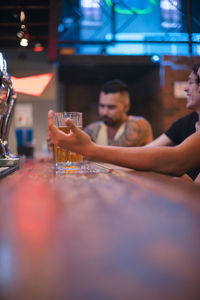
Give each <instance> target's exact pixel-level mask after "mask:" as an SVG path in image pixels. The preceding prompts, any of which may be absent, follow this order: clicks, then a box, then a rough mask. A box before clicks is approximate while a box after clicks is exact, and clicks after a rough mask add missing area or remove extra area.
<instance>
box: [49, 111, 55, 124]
mask: <svg viewBox="0 0 200 300" xmlns="http://www.w3.org/2000/svg"><path fill="white" fill-rule="evenodd" d="M53 125H54V111H53V110H49V111H48V127H49V128H51V127H52V126H53Z"/></svg>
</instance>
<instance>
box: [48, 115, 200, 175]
mask: <svg viewBox="0 0 200 300" xmlns="http://www.w3.org/2000/svg"><path fill="white" fill-rule="evenodd" d="M53 119H54V114H53V111H50V112H49V116H48V125H49V132H50V136H51V139H52V142H53V143H54V144H56V145H59V146H60V147H62V148H68V149H70V150H71V151H75V152H78V153H80V154H82V155H84V156H85V157H86V158H88V159H91V160H95V161H102V162H108V163H112V164H117V165H120V166H124V167H128V168H133V169H136V170H146V171H155V172H160V173H164V174H169V175H173V176H180V175H183V174H184V173H185V172H187V171H189V170H190V169H192V168H194V167H197V166H198V165H200V155H199V149H200V132H197V133H195V134H193V135H191V136H190V137H188V138H187V139H186V140H185V141H184V142H183V143H181V144H179V145H178V146H175V147H156V148H154V147H152V148H147V147H112V146H101V145H97V144H94V143H93V142H92V141H91V140H90V138H89V136H88V135H87V134H86V133H84V132H83V131H82V130H80V129H79V128H77V127H76V126H75V125H74V124H73V122H72V121H71V120H69V119H68V120H66V125H67V126H68V128H69V129H70V133H69V134H65V133H63V132H61V131H60V130H59V129H57V128H56V127H55V126H54V120H53Z"/></svg>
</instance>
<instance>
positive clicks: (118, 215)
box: [0, 161, 200, 300]
mask: <svg viewBox="0 0 200 300" xmlns="http://www.w3.org/2000/svg"><path fill="white" fill-rule="evenodd" d="M88 166H89V167H88V169H85V170H87V171H86V172H85V173H84V172H82V174H77V173H75V174H65V175H56V174H55V169H54V165H53V163H51V162H49V163H47V162H43V163H41V162H35V161H27V162H26V163H25V165H24V167H22V168H21V169H20V170H18V171H16V172H15V173H13V174H11V175H9V176H7V177H6V178H5V179H3V180H1V182H0V299H6V300H7V299H8V300H18V299H20V300H24V299H26V300H51V299H55V300H62V299H63V300H65V299H69V300H79V299H81V300H84V299H86V300H90V299H91V300H111V299H116V300H118V299H120V300H121V299H124V300H129V299H131V300H137V299H140V300H143V299H144V300H146V299H149V300H157V299H160V300H161V299H162V300H179V299H180V300H186V299H188V300H193V299H194V300H196V299H200V258H199V256H200V186H198V185H195V184H193V183H190V182H185V181H183V180H181V179H174V178H171V177H167V176H164V175H159V174H155V173H148V172H136V171H133V170H130V169H125V168H119V167H116V166H112V165H105V164H104V165H100V164H96V163H92V162H91V163H89V164H88Z"/></svg>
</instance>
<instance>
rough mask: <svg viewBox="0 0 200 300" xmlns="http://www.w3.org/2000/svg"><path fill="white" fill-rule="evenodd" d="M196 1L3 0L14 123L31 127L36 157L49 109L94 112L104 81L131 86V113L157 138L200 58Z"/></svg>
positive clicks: (0, 33) (2, 46) (1, 30)
mask: <svg viewBox="0 0 200 300" xmlns="http://www.w3.org/2000/svg"><path fill="white" fill-rule="evenodd" d="M199 11H200V1H196V0H160V1H158V0H56V1H54V0H24V1H19V0H7V1H1V4H0V51H1V52H2V53H3V55H4V57H5V59H6V60H7V65H8V73H9V74H10V75H11V76H12V82H13V85H14V89H15V91H16V93H17V101H16V106H15V114H14V117H13V120H12V125H11V129H10V136H9V145H10V147H11V149H12V151H14V152H16V137H15V128H16V127H20V126H30V127H33V129H34V143H35V155H36V156H37V155H40V154H41V153H42V152H45V151H46V150H47V149H46V136H47V112H48V110H49V109H50V108H52V109H55V110H57V111H63V110H65V111H82V112H83V121H84V126H85V125H87V124H88V123H90V122H93V121H94V120H96V119H97V118H98V114H97V104H98V95H99V91H100V88H101V86H102V85H103V83H104V82H105V81H107V80H111V79H121V80H123V81H126V82H127V83H128V84H129V87H130V92H131V104H132V105H131V110H130V113H131V114H136V115H143V116H144V117H146V118H147V119H148V120H149V122H150V123H151V124H152V127H153V132H154V137H157V136H158V135H159V134H160V133H161V132H163V130H166V129H167V128H168V127H169V126H170V125H171V123H172V122H173V121H175V120H176V119H177V118H179V117H181V116H183V115H185V114H187V110H186V108H185V94H184V86H185V83H186V81H187V77H188V75H189V73H190V71H191V67H192V66H193V64H194V63H199V62H200V57H199V55H200V16H199Z"/></svg>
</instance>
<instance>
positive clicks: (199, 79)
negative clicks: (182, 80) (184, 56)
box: [192, 64, 200, 84]
mask: <svg viewBox="0 0 200 300" xmlns="http://www.w3.org/2000/svg"><path fill="white" fill-rule="evenodd" d="M199 68H200V64H195V65H194V66H193V68H192V71H193V72H194V74H195V75H196V76H197V79H196V80H197V83H198V84H199V83H200V77H199V75H198V74H197V71H198V69H199Z"/></svg>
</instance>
